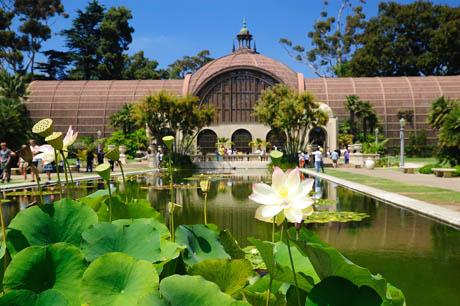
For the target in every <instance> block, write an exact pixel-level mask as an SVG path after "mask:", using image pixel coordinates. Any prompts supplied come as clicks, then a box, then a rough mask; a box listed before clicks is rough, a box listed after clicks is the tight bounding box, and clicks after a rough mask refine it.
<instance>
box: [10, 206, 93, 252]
mask: <svg viewBox="0 0 460 306" xmlns="http://www.w3.org/2000/svg"><path fill="white" fill-rule="evenodd" d="M96 222H97V215H96V214H95V213H94V211H93V210H92V209H91V208H89V207H88V206H86V205H85V204H83V203H80V202H76V201H73V200H71V199H64V200H61V201H57V202H55V203H54V204H51V205H45V206H43V207H39V206H33V207H30V208H28V209H26V210H23V211H21V212H19V213H18V214H17V215H16V217H14V219H13V220H11V223H10V225H9V226H8V228H9V230H8V234H7V243H8V251H9V252H10V254H11V255H12V256H14V255H15V254H16V253H17V252H19V251H20V250H22V249H24V248H25V247H28V246H45V245H48V244H52V243H56V242H67V243H70V244H73V245H76V246H79V245H80V240H81V233H82V232H83V231H84V230H86V229H87V228H88V227H89V226H90V225H92V224H94V223H96Z"/></svg>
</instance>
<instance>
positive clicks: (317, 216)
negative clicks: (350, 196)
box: [305, 211, 369, 223]
mask: <svg viewBox="0 0 460 306" xmlns="http://www.w3.org/2000/svg"><path fill="white" fill-rule="evenodd" d="M366 218H369V215H368V214H366V213H359V212H354V211H338V212H336V211H315V212H313V214H311V215H310V216H308V218H307V219H305V223H328V222H350V221H361V220H363V219H366Z"/></svg>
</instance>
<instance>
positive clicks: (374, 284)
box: [291, 229, 402, 302]
mask: <svg viewBox="0 0 460 306" xmlns="http://www.w3.org/2000/svg"><path fill="white" fill-rule="evenodd" d="M294 230H295V229H293V231H292V232H291V236H293V234H294ZM310 239H312V240H310ZM292 243H293V244H294V245H296V246H297V247H298V249H299V250H300V251H301V252H302V253H303V254H305V255H307V256H308V258H309V259H310V261H311V263H312V265H313V267H314V268H315V271H316V272H317V274H318V276H319V277H320V279H321V280H324V279H325V278H327V277H330V276H338V277H342V278H344V279H347V280H349V281H350V282H352V283H353V284H354V285H355V286H357V287H362V286H367V287H369V288H372V289H373V290H374V291H375V292H377V293H378V295H379V296H380V297H381V298H382V300H383V301H384V302H390V301H391V300H392V294H391V292H390V291H389V290H387V288H389V286H390V284H389V283H387V281H386V280H385V279H384V278H383V277H382V276H381V275H379V274H377V275H374V274H372V273H371V272H370V271H369V270H368V269H366V268H363V267H360V266H358V265H356V264H354V263H353V262H351V261H350V260H348V259H347V258H345V257H344V256H343V255H342V254H341V253H340V252H339V251H337V250H336V249H334V248H331V247H329V246H328V245H327V244H324V243H318V241H317V239H316V236H314V235H311V234H310V233H309V231H308V230H306V229H302V230H301V232H300V235H299V237H298V239H297V240H293V241H292ZM392 288H394V287H392ZM394 290H396V291H397V289H396V288H394ZM397 293H398V294H395V296H399V297H398V300H400V295H402V292H400V291H398V292H397Z"/></svg>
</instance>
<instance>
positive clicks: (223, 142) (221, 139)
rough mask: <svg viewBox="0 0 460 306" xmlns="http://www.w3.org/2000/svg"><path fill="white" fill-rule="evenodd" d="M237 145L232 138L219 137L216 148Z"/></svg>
mask: <svg viewBox="0 0 460 306" xmlns="http://www.w3.org/2000/svg"><path fill="white" fill-rule="evenodd" d="M234 144H235V143H233V141H230V138H227V137H217V142H216V147H224V148H225V147H227V146H233V145H234Z"/></svg>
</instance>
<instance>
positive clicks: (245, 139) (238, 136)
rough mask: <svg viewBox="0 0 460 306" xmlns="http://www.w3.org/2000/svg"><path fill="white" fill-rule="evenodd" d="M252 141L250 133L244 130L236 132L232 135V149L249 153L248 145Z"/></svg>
mask: <svg viewBox="0 0 460 306" xmlns="http://www.w3.org/2000/svg"><path fill="white" fill-rule="evenodd" d="M251 141H252V136H251V133H249V131H248V130H245V129H239V130H236V131H235V132H234V133H233V135H232V142H233V143H234V145H233V147H234V148H235V149H236V150H237V151H238V152H243V153H247V152H251V151H252V150H251V147H250V146H249V143H250V142H251Z"/></svg>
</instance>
